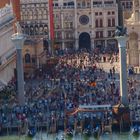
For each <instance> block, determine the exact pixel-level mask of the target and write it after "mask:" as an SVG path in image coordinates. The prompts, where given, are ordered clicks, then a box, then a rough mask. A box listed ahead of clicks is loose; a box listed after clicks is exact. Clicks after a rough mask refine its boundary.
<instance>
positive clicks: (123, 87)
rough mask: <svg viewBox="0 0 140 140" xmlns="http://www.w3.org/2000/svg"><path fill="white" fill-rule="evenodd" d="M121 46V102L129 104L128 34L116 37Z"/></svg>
mask: <svg viewBox="0 0 140 140" xmlns="http://www.w3.org/2000/svg"><path fill="white" fill-rule="evenodd" d="M116 39H117V40H118V46H119V57H120V96H121V103H122V104H123V105H125V106H128V91H127V64H126V41H127V37H126V36H119V37H116Z"/></svg>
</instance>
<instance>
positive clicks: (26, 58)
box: [25, 53, 31, 64]
mask: <svg viewBox="0 0 140 140" xmlns="http://www.w3.org/2000/svg"><path fill="white" fill-rule="evenodd" d="M25 63H26V64H27V63H31V56H30V54H29V53H26V54H25Z"/></svg>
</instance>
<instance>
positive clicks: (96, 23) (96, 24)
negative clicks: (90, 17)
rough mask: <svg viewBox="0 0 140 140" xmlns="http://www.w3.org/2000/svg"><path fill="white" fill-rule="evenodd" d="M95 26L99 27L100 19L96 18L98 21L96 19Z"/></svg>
mask: <svg viewBox="0 0 140 140" xmlns="http://www.w3.org/2000/svg"><path fill="white" fill-rule="evenodd" d="M95 26H96V27H99V25H98V19H96V21H95Z"/></svg>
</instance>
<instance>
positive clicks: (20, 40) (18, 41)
mask: <svg viewBox="0 0 140 140" xmlns="http://www.w3.org/2000/svg"><path fill="white" fill-rule="evenodd" d="M12 41H13V43H14V45H15V47H16V55H17V66H16V67H17V89H18V101H19V104H20V105H24V104H25V96H24V72H23V60H22V47H23V44H24V41H25V37H24V36H23V35H22V34H20V33H16V34H14V35H12Z"/></svg>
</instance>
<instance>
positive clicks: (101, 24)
mask: <svg viewBox="0 0 140 140" xmlns="http://www.w3.org/2000/svg"><path fill="white" fill-rule="evenodd" d="M100 27H103V20H102V19H100Z"/></svg>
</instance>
